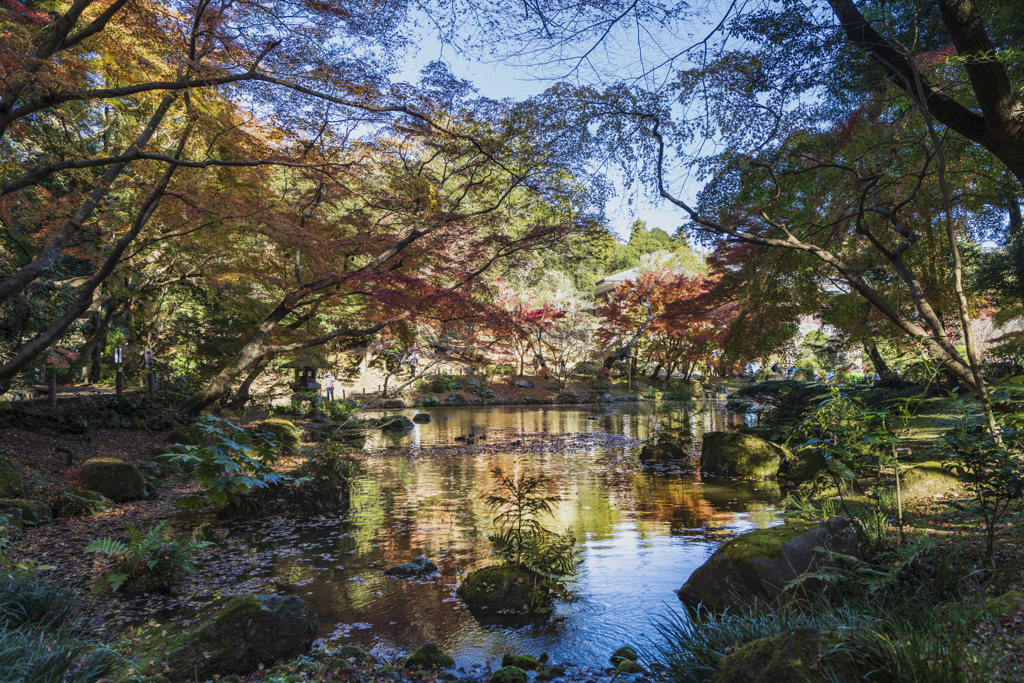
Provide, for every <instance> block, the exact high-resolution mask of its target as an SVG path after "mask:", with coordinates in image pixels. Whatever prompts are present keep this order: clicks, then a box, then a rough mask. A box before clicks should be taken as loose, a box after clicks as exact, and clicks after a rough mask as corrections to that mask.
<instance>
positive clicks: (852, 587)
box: [0, 400, 1020, 683]
mask: <svg viewBox="0 0 1024 683" xmlns="http://www.w3.org/2000/svg"><path fill="white" fill-rule="evenodd" d="M748 424H749V417H748V416H747V415H746V414H744V413H730V412H728V411H727V410H725V409H724V405H723V403H722V402H721V401H714V400H702V401H697V402H687V403H680V404H650V403H642V402H641V403H636V402H609V403H600V404H593V405H587V406H546V405H544V406H529V407H527V406H468V407H435V408H401V409H399V408H398V407H395V408H392V409H389V410H387V411H386V412H382V413H378V414H374V415H372V417H369V418H368V417H367V416H366V415H360V416H355V417H354V416H352V415H348V414H346V415H340V416H335V418H334V419H331V417H330V416H328V419H327V420H326V421H315V420H310V421H308V422H302V421H297V422H296V423H292V422H289V421H287V420H284V419H281V418H269V419H267V420H263V421H261V422H260V423H258V424H257V423H254V424H251V425H250V424H244V423H243V424H242V426H243V427H245V429H240V428H239V426H238V421H237V420H236V421H232V422H229V421H227V420H217V419H208V420H205V421H203V422H201V423H200V424H198V425H193V426H191V427H184V428H183V427H178V428H176V429H175V430H173V431H171V432H169V433H168V432H162V433H161V434H160V436H161V438H162V439H163V440H164V444H154V445H153V446H152V447H151V449H150V451H149V453H147V454H145V455H142V454H133V455H135V457H125V458H113V457H106V458H90V459H89V460H86V461H85V462H84V463H81V464H76V465H74V466H75V467H77V468H79V470H80V471H79V479H78V480H79V481H81V482H82V484H83V486H82V488H79V489H74V490H70V489H65V490H64V491H63V492H62V494H61V496H62V498H61V499H62V500H67V501H70V502H68V503H66V504H64V505H65V507H58V510H57V513H58V515H60V517H61V518H60V519H58V520H56V521H53V522H51V523H44V522H47V521H49V518H50V517H52V516H53V510H52V509H51V510H49V511H47V510H42V509H40V507H39V502H38V501H37V502H35V503H32V502H30V501H26V500H25V498H24V496H25V494H26V493H27V492H28V491H27V489H28V488H30V487H29V486H28V485H27V484H26V482H25V481H20V482H19V481H16V479H17V477H15V476H14V475H13V474H10V475H9V476H7V477H6V478H5V479H2V480H3V481H5V482H7V484H8V488H7V489H5V490H4V491H2V492H0V493H2V494H3V496H5V497H6V498H5V499H4V500H3V501H0V507H3V509H4V513H5V515H6V517H7V519H8V523H7V528H8V529H10V530H11V531H10V532H9V533H10V534H11V535H12V536H14V535H17V534H18V529H19V527H21V528H24V529H25V536H24V538H21V539H20V540H14V539H13V538H12V539H11V540H10V541H8V546H9V547H8V548H7V550H6V557H7V560H6V561H7V562H8V565H9V566H8V571H9V572H10V577H9V578H8V579H7V583H6V584H5V585H6V586H7V588H5V589H4V591H5V592H3V596H0V600H2V601H4V602H3V604H2V605H0V616H2V618H3V619H4V622H3V623H4V633H5V636H4V637H5V638H8V641H7V642H8V644H10V643H12V642H14V641H13V640H11V639H14V638H21V639H22V640H24V641H25V642H28V641H30V640H31V639H32V638H35V637H37V636H40V635H41V636H42V637H43V639H44V640H48V641H52V642H54V643H57V642H60V643H63V642H64V638H65V636H67V640H68V644H67V653H66V656H64V660H63V661H64V662H65V666H64V668H63V669H61V668H60V666H57V665H54V664H53V662H52V661H51V664H48V665H46V667H44V668H46V672H48V673H39V672H41V671H42V669H39V670H38V671H37V673H35V674H32V673H30V672H31V671H33V670H34V669H33V668H32V667H39V666H42V665H41V664H40V663H39V660H40V658H41V657H43V655H42V654H40V653H33V652H32V651H31V648H21V650H19V652H21V655H19V656H16V657H13V658H9V659H6V660H5V659H3V658H0V670H4V669H3V667H4V666H8V669H7V670H8V671H10V672H11V674H12V676H13V675H14V674H17V675H19V676H22V678H17V677H7V676H3V680H12V681H13V680H26V681H27V680H54V681H57V680H81V681H86V680H101V679H103V678H104V677H106V678H119V679H121V680H149V681H150V683H158V682H159V681H162V680H168V681H183V680H188V681H196V680H225V679H226V677H230V676H238V677H242V678H245V679H246V680H248V679H254V680H255V679H262V680H280V681H298V680H402V679H411V678H423V677H427V678H430V677H438V678H442V677H443V678H448V679H454V678H458V679H467V680H480V681H485V680H494V681H527V680H573V681H575V680H580V681H583V680H609V681H610V680H613V679H614V680H680V681H682V680H687V681H688V680H693V681H703V680H707V679H710V680H717V681H740V680H765V681H768V680H771V681H787V680H794V681H795V680H861V679H864V678H867V679H869V680H947V679H948V680H971V679H972V678H974V677H976V676H977V675H981V673H982V672H984V671H988V670H991V671H1002V669H1000V668H999V666H995V668H992V667H993V666H994V665H993V664H992V663H991V662H989V661H988V659H989V654H990V653H991V648H990V647H989V645H987V644H985V643H983V642H979V644H978V647H977V648H976V651H975V652H974V653H970V652H965V651H963V649H962V648H957V647H956V643H955V641H956V639H962V638H963V637H966V634H968V633H970V634H976V632H977V630H978V628H980V626H979V625H982V624H999V623H1002V622H1001V621H1000V620H1005V618H1006V615H1011V617H1012V618H1017V616H1019V615H1018V613H1019V607H1020V603H1019V601H1018V597H1019V594H1016V593H1014V592H1013V590H1012V589H1013V588H1015V587H1017V586H1016V583H1015V580H1014V579H1012V578H1009V579H1008V578H1007V576H1006V575H1005V574H1001V575H1000V578H999V580H998V581H991V582H989V583H988V584H986V585H982V582H981V581H974V580H973V579H966V578H965V577H966V576H967V574H968V573H969V572H968V571H966V570H965V571H964V572H963V576H954V575H957V573H958V572H959V571H960V570H961V569H964V567H962V566H959V565H957V564H956V563H954V562H950V561H946V562H945V564H943V563H942V562H939V561H938V559H939V558H940V557H942V552H943V551H942V550H940V546H939V544H938V543H937V542H936V541H935V540H934V539H933V537H931V536H925V535H921V536H918V535H915V534H914V533H912V532H910V533H906V532H907V529H904V530H902V531H904V533H902V534H901V533H900V531H901V530H898V529H894V528H893V527H892V525H891V524H889V520H888V519H886V520H883V521H882V522H881V527H884V528H883V529H882V531H879V528H878V524H877V520H876V525H875V528H872V527H871V524H872V519H874V518H871V517H870V515H874V514H876V513H877V509H878V508H877V506H875V507H872V498H871V496H872V495H874V496H875V499H876V500H877V496H878V494H877V492H878V491H879V490H881V485H880V483H876V485H875V491H873V492H872V491H868V492H867V495H866V496H865V495H864V492H863V491H858V490H855V487H854V486H853V485H852V484H851V483H850V482H846V481H843V480H841V478H839V479H837V478H836V477H835V476H833V474H834V473H833V472H832V470H831V469H830V468H829V466H828V458H827V457H825V455H824V454H822V453H821V452H820V451H816V450H814V449H793V448H790V447H787V446H786V445H783V444H780V443H776V442H773V441H770V440H767V439H764V438H761V436H758V435H757V434H754V433H746V432H740V431H734V430H735V429H736V428H739V427H745V426H747V425H748ZM762 436H764V434H762ZM265 443H271V444H273V447H274V454H273V455H268V454H267V453H266V452H265V451H264V450H263V448H264V444H265ZM355 446H358V447H359V448H360V450H359V453H358V455H353V450H354V447H355ZM225 462H230V463H231V464H230V465H229V466H228V467H227V471H225V468H224V467H223V465H224V463H225ZM5 465H6V466H7V470H6V471H8V472H10V471H15V472H16V468H14V467H13V465H12V464H11V462H10V461H7V462H6V463H5ZM218 467H220V469H219V470H218ZM2 469H4V468H3V467H0V470H2ZM918 470H919V472H918ZM915 472H916V474H915ZM0 474H3V472H0ZM884 474H885V473H880V476H883V475H884ZM901 482H902V488H901V493H902V500H901V505H904V506H905V507H906V510H905V514H906V517H907V518H908V519H909V518H910V517H911V516H912V512H911V511H912V510H914V509H915V508H914V507H913V506H914V501H917V500H926V501H934V499H935V497H936V496H943V495H953V494H954V492H955V489H956V487H957V486H958V482H957V480H956V478H955V477H952V476H951V475H950V474H949V472H948V471H945V470H943V469H942V468H941V466H939V464H938V463H935V462H934V461H924V462H919V463H910V462H907V463H906V465H905V468H904V470H903V471H902V475H901ZM829 487H835V488H836V490H835V491H829V490H827V489H828V488H829ZM794 491H798V492H801V493H802V494H807V495H806V496H804V497H803V498H801V500H802V501H804V502H802V503H801V504H800V506H799V507H800V509H799V510H795V511H794V509H793V505H792V501H789V503H787V500H788V499H787V498H786V497H785V495H786V494H787V493H792V492H794ZM243 493H244V494H245V495H242V494H243ZM812 494H814V495H818V496H819V497H818V500H819V502H818V503H811V502H806V501H810V500H814V495H812ZM833 494H839V496H838V498H837V497H836V496H835V495H833ZM837 500H838V502H836V501H837ZM111 501H118V503H116V504H115V503H112V502H111ZM72 503H73V504H74V506H77V507H73V505H72ZM929 505H930V503H929ZM929 509H930V508H929ZM76 513H78V516H75V515H76ZM868 513H870V515H869V514H868ZM920 514H921V515H924V514H926V513H925V512H920ZM927 514H931V512H928V513H927ZM922 519H923V518H922ZM524 521H525V527H524V524H523V523H524ZM905 521H906V520H905ZM129 525H132V526H134V528H129ZM524 528H525V529H526V531H525V532H524ZM893 539H895V543H894V542H893ZM57 547H60V548H61V550H60V551H56V552H55V551H54V548H57ZM879 558H882V559H879ZM960 559H964V560H965V561H966V560H968V559H970V558H968V557H967V556H966V555H965V556H963V557H962V558H960ZM48 567H52V569H48ZM154 572H156V573H159V574H160V577H159V579H160V580H154V579H153V577H152V576H150V575H151V574H153V573H154ZM947 574H948V576H947ZM865 577H869V578H870V579H871V580H874V582H875V583H874V584H872V583H871V580H869V578H865ZM989 578H995V577H989ZM961 579H963V580H961ZM86 583H88V584H90V585H91V586H92V591H91V592H90V593H89V597H83V598H82V599H81V600H79V604H78V605H77V606H73V607H68V609H67V610H65V611H62V612H61V616H60V619H49V620H47V618H44V617H42V616H40V617H39V618H37V619H35V621H33V620H32V619H28V618H25V619H21V618H20V617H16V616H12V615H15V614H16V613H21V612H24V611H26V609H27V608H26V607H25V605H24V604H23V601H22V602H19V600H22V599H21V598H20V597H19V596H20V595H22V594H37V595H39V596H41V597H39V598H38V604H39V605H42V606H41V607H38V609H39V610H41V613H42V614H49V611H48V610H54V609H57V606H59V605H60V604H64V603H67V604H68V605H71V604H72V603H73V602H75V601H73V600H69V599H68V598H67V596H68V595H69V593H67V589H66V588H63V586H69V585H70V586H78V587H81V586H83V585H84V584H86ZM967 584H971V585H970V586H968V585H967ZM975 584H977V585H975ZM27 587H29V588H27ZM998 589H1004V590H1001V592H999V591H998ZM62 591H64V592H63V593H62ZM958 592H959V593H960V595H959V598H960V599H958ZM996 592H998V595H994V593H996ZM48 595H49V597H47V596H48ZM54 596H57V597H54ZM60 596H64V597H60ZM965 596H966V597H965ZM997 597H998V598H999V599H998V600H993V599H994V598H997ZM986 599H987V600H988V602H985V600H986ZM46 600H52V601H53V606H52V607H46V606H45V604H44V603H46ZM901 601H902V602H901ZM910 604H914V605H916V607H917V608H916V609H915V610H914V613H915V614H916V615H917V616H914V617H913V618H910V616H913V615H909V614H908V619H905V620H904V621H900V619H901V618H903V617H902V613H900V614H901V616H900V619H891V618H890V619H889V620H888V624H889V625H888V626H885V627H884V628H882V627H880V626H879V624H878V620H879V619H881V618H882V612H883V610H889V609H892V610H897V611H899V610H903V611H906V609H905V608H906V606H907V605H910ZM901 605H902V607H901ZM3 615H5V616H3ZM890 616H891V615H890ZM19 619H21V621H19ZM62 620H63V621H62ZM65 623H66V624H67V626H66V627H65V626H62V625H61V624H65ZM54 629H56V630H54ZM887 629H889V630H887ZM893 629H895V630H893ZM1011 632H1012V629H1011ZM18 634H22V635H20V636H19V635H18ZM929 634H930V635H929ZM972 637H975V636H972ZM76 638H78V640H76ZM887 638H888V639H890V640H892V639H894V638H895V639H897V640H898V639H899V638H911V639H914V638H917V639H920V640H921V643H919V647H921V648H923V649H922V653H923V654H920V655H919V656H918V655H913V654H907V653H906V652H903V649H902V648H898V651H896V650H894V651H891V652H890V651H886V650H885V648H884V647H883V644H884V642H886V639H887ZM72 641H74V642H72ZM1011 641H1012V638H1011ZM18 642H22V641H21V640H19V641H18ZM998 642H999V643H1000V644H1005V643H1003V640H999V641H998ZM2 647H3V646H2V645H0V648H2ZM19 647H20V646H19ZM61 647H63V645H61ZM993 647H994V646H993ZM15 649H17V648H15ZM1013 656H1016V655H1015V654H1014V655H1013ZM52 659H53V658H51V660H52ZM5 661H6V662H8V663H7V664H5V663H4V662H5ZM1006 662H1010V665H1012V663H1013V658H1012V657H1011V658H1010V659H1006V658H1005V657H1004V661H1003V665H1001V666H1002V667H1003V669H1005V668H1006V666H1007V664H1006ZM18 667H21V669H19V668H18ZM986 667H988V668H986ZM928 672H931V673H932V674H935V672H939V673H941V674H942V676H946V675H947V674H948V676H949V677H948V678H934V677H932V678H929V677H927V676H926V674H927V673H928ZM32 676H37V677H36V678H32ZM47 676H49V678H47Z"/></svg>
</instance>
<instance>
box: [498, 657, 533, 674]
mask: <svg viewBox="0 0 1024 683" xmlns="http://www.w3.org/2000/svg"><path fill="white" fill-rule="evenodd" d="M501 665H502V666H515V667H519V668H520V669H522V670H524V671H532V670H533V669H536V668H537V658H536V657H531V656H530V655H513V654H506V655H504V656H502V658H501Z"/></svg>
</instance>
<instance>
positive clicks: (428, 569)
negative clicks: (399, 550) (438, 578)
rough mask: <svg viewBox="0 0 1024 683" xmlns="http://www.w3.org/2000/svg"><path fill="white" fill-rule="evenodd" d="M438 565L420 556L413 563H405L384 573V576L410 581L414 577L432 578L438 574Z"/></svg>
mask: <svg viewBox="0 0 1024 683" xmlns="http://www.w3.org/2000/svg"><path fill="white" fill-rule="evenodd" d="M437 569H438V567H437V565H436V564H434V563H433V562H431V561H430V560H428V559H427V558H425V557H423V556H420V557H416V558H413V559H412V561H411V562H404V563H402V564H399V565H396V566H394V567H392V568H391V569H387V570H385V571H384V576H393V577H395V578H400V579H408V578H411V577H414V576H430V575H431V574H433V573H435V572H437Z"/></svg>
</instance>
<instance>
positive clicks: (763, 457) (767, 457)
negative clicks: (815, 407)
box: [700, 432, 791, 480]
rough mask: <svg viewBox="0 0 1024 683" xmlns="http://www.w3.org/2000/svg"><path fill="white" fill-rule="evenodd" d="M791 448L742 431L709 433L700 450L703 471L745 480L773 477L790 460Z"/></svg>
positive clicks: (705, 435)
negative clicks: (788, 448)
mask: <svg viewBox="0 0 1024 683" xmlns="http://www.w3.org/2000/svg"><path fill="white" fill-rule="evenodd" d="M789 457H791V456H790V454H789V451H788V450H787V449H785V448H783V447H782V446H779V445H777V444H773V443H771V442H770V441H765V440H764V439H759V438H757V437H756V436H751V435H750V434H742V433H740V432H707V433H706V434H704V441H703V443H702V445H701V451H700V469H701V472H703V473H704V474H710V475H718V476H723V477H743V478H744V479H762V480H763V479H772V478H774V477H776V476H778V474H779V467H780V465H782V462H783V461H784V460H787V459H789Z"/></svg>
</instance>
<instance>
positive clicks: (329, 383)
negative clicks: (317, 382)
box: [324, 370, 334, 401]
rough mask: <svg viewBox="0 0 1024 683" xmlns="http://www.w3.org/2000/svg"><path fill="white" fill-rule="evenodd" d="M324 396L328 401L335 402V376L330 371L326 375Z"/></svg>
mask: <svg viewBox="0 0 1024 683" xmlns="http://www.w3.org/2000/svg"><path fill="white" fill-rule="evenodd" d="M324 395H326V396H327V400H328V401H333V400H334V374H333V373H332V372H331V371H330V370H328V371H327V374H325V375H324Z"/></svg>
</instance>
